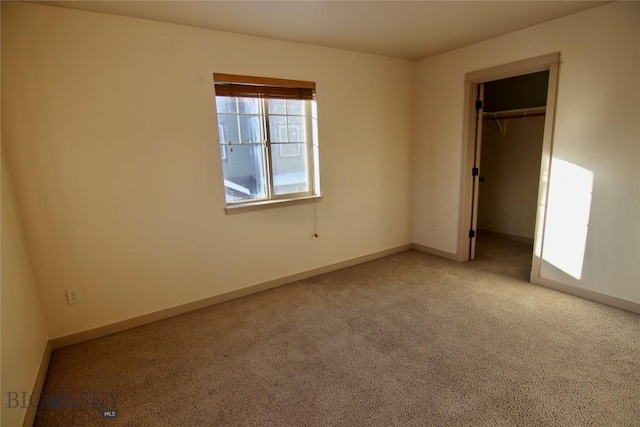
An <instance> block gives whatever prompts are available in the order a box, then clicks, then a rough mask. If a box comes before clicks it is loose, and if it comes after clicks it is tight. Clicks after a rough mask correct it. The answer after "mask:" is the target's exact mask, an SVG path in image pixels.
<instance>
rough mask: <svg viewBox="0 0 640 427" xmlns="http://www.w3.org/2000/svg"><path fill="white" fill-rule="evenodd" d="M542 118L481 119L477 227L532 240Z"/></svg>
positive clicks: (540, 149) (542, 126)
mask: <svg viewBox="0 0 640 427" xmlns="http://www.w3.org/2000/svg"><path fill="white" fill-rule="evenodd" d="M544 119H545V117H544V116H536V117H526V118H511V119H506V120H485V121H484V123H483V127H482V154H481V156H482V157H481V172H480V176H481V177H483V178H484V182H481V183H480V198H479V201H478V229H479V230H488V231H493V232H498V233H502V234H508V235H510V236H513V237H514V238H516V239H518V240H524V241H530V242H533V234H534V229H535V223H536V203H537V197H538V179H539V174H540V155H541V153H542V136H543V130H544Z"/></svg>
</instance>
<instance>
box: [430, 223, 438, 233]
mask: <svg viewBox="0 0 640 427" xmlns="http://www.w3.org/2000/svg"><path fill="white" fill-rule="evenodd" d="M431 231H438V226H437V225H436V223H435V222H432V223H431Z"/></svg>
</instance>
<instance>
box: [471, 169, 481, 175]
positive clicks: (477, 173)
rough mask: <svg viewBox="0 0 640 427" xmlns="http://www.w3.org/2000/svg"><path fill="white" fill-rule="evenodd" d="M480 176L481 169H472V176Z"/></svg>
mask: <svg viewBox="0 0 640 427" xmlns="http://www.w3.org/2000/svg"><path fill="white" fill-rule="evenodd" d="M478 175H480V169H478V168H473V169H471V176H478Z"/></svg>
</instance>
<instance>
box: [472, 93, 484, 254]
mask: <svg viewBox="0 0 640 427" xmlns="http://www.w3.org/2000/svg"><path fill="white" fill-rule="evenodd" d="M483 102H484V83H480V84H479V85H478V97H477V98H476V141H475V148H474V154H473V171H472V173H471V179H472V180H473V184H472V188H473V190H472V193H473V202H472V207H471V226H470V228H469V239H470V242H469V259H470V260H471V259H475V257H476V234H477V231H476V230H477V225H478V198H479V194H480V153H481V152H482V149H481V148H482V113H483V108H482V107H483Z"/></svg>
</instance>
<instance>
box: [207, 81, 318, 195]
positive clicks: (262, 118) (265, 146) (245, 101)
mask: <svg viewBox="0 0 640 427" xmlns="http://www.w3.org/2000/svg"><path fill="white" fill-rule="evenodd" d="M214 79H215V85H216V108H217V113H218V133H219V137H220V156H221V159H222V168H223V175H224V186H225V195H226V201H227V204H238V203H247V202H253V201H265V200H266V201H268V200H277V199H295V198H301V197H307V196H311V195H315V194H317V119H316V117H317V114H316V104H315V99H314V98H315V85H314V84H313V83H310V82H299V81H291V80H280V79H265V78H256V77H243V76H229V75H220V74H215V75H214Z"/></svg>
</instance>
